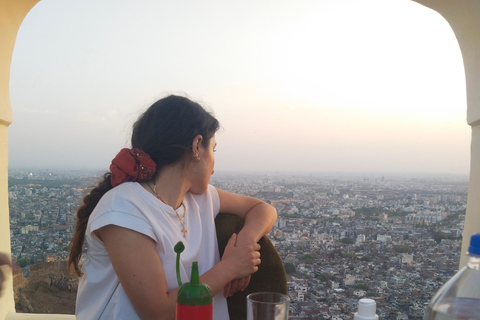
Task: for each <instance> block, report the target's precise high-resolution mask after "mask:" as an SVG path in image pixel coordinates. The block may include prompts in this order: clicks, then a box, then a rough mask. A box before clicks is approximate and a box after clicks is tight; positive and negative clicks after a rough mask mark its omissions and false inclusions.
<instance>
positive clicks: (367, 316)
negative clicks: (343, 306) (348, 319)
mask: <svg viewBox="0 0 480 320" xmlns="http://www.w3.org/2000/svg"><path fill="white" fill-rule="evenodd" d="M376 310H377V303H376V302H375V300H372V299H360V300H359V301H358V312H355V314H354V315H353V320H378V315H377V313H376Z"/></svg>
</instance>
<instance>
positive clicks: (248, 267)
mask: <svg viewBox="0 0 480 320" xmlns="http://www.w3.org/2000/svg"><path fill="white" fill-rule="evenodd" d="M236 242H237V235H236V234H235V233H234V234H233V235H232V236H231V237H230V239H229V240H228V243H227V246H226V247H225V252H224V253H223V257H222V262H223V263H224V264H225V265H226V267H227V268H228V270H229V272H230V273H231V275H232V278H233V279H234V280H236V279H242V278H246V277H247V276H249V275H251V274H252V273H255V272H257V270H258V265H259V264H260V263H261V260H260V252H259V250H260V245H259V244H258V243H254V244H249V245H245V246H239V247H237V246H236V245H235V244H236Z"/></svg>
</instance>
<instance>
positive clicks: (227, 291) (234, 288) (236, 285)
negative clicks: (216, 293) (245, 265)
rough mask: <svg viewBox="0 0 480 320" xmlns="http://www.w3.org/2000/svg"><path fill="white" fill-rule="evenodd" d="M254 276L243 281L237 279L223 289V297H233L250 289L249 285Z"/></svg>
mask: <svg viewBox="0 0 480 320" xmlns="http://www.w3.org/2000/svg"><path fill="white" fill-rule="evenodd" d="M251 277H252V276H251V275H250V276H246V277H245V278H242V279H235V280H233V281H231V282H229V283H228V284H227V285H226V286H225V288H224V289H223V296H224V297H225V298H228V297H231V296H233V294H235V293H237V292H238V291H243V290H245V289H246V288H247V287H248V284H249V283H250V278H251Z"/></svg>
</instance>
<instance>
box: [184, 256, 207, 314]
mask: <svg viewBox="0 0 480 320" xmlns="http://www.w3.org/2000/svg"><path fill="white" fill-rule="evenodd" d="M176 308H177V310H176V318H175V319H176V320H187V319H188V320H211V319H212V318H213V296H212V291H211V290H210V287H209V286H208V285H206V284H204V283H201V282H200V279H199V276H198V263H197V261H194V262H193V263H192V275H191V277H190V282H189V283H185V284H183V285H182V286H181V287H180V289H179V290H178V293H177V306H176Z"/></svg>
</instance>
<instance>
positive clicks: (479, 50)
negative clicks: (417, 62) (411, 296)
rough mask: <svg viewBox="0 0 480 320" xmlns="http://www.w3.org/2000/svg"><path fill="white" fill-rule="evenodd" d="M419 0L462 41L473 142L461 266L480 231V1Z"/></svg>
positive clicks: (468, 118) (468, 113)
mask: <svg viewBox="0 0 480 320" xmlns="http://www.w3.org/2000/svg"><path fill="white" fill-rule="evenodd" d="M415 1H416V2H418V3H420V4H423V5H425V6H427V7H429V8H431V9H433V10H435V11H437V12H438V13H440V14H441V15H442V16H443V17H444V18H445V20H447V22H448V23H449V24H450V26H451V27H452V29H453V32H454V33H455V36H456V38H457V40H458V44H459V45H460V50H461V51H462V56H463V63H464V67H465V79H466V84H467V92H466V94H467V122H468V124H469V125H470V126H472V144H471V157H470V179H469V185H468V200H467V214H466V217H465V228H464V231H463V242H462V256H461V258H460V268H461V267H463V266H464V265H465V264H466V263H467V256H466V252H467V250H468V244H469V242H470V236H471V235H472V234H473V233H478V232H480V1H478V0H454V1H452V0H415Z"/></svg>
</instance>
